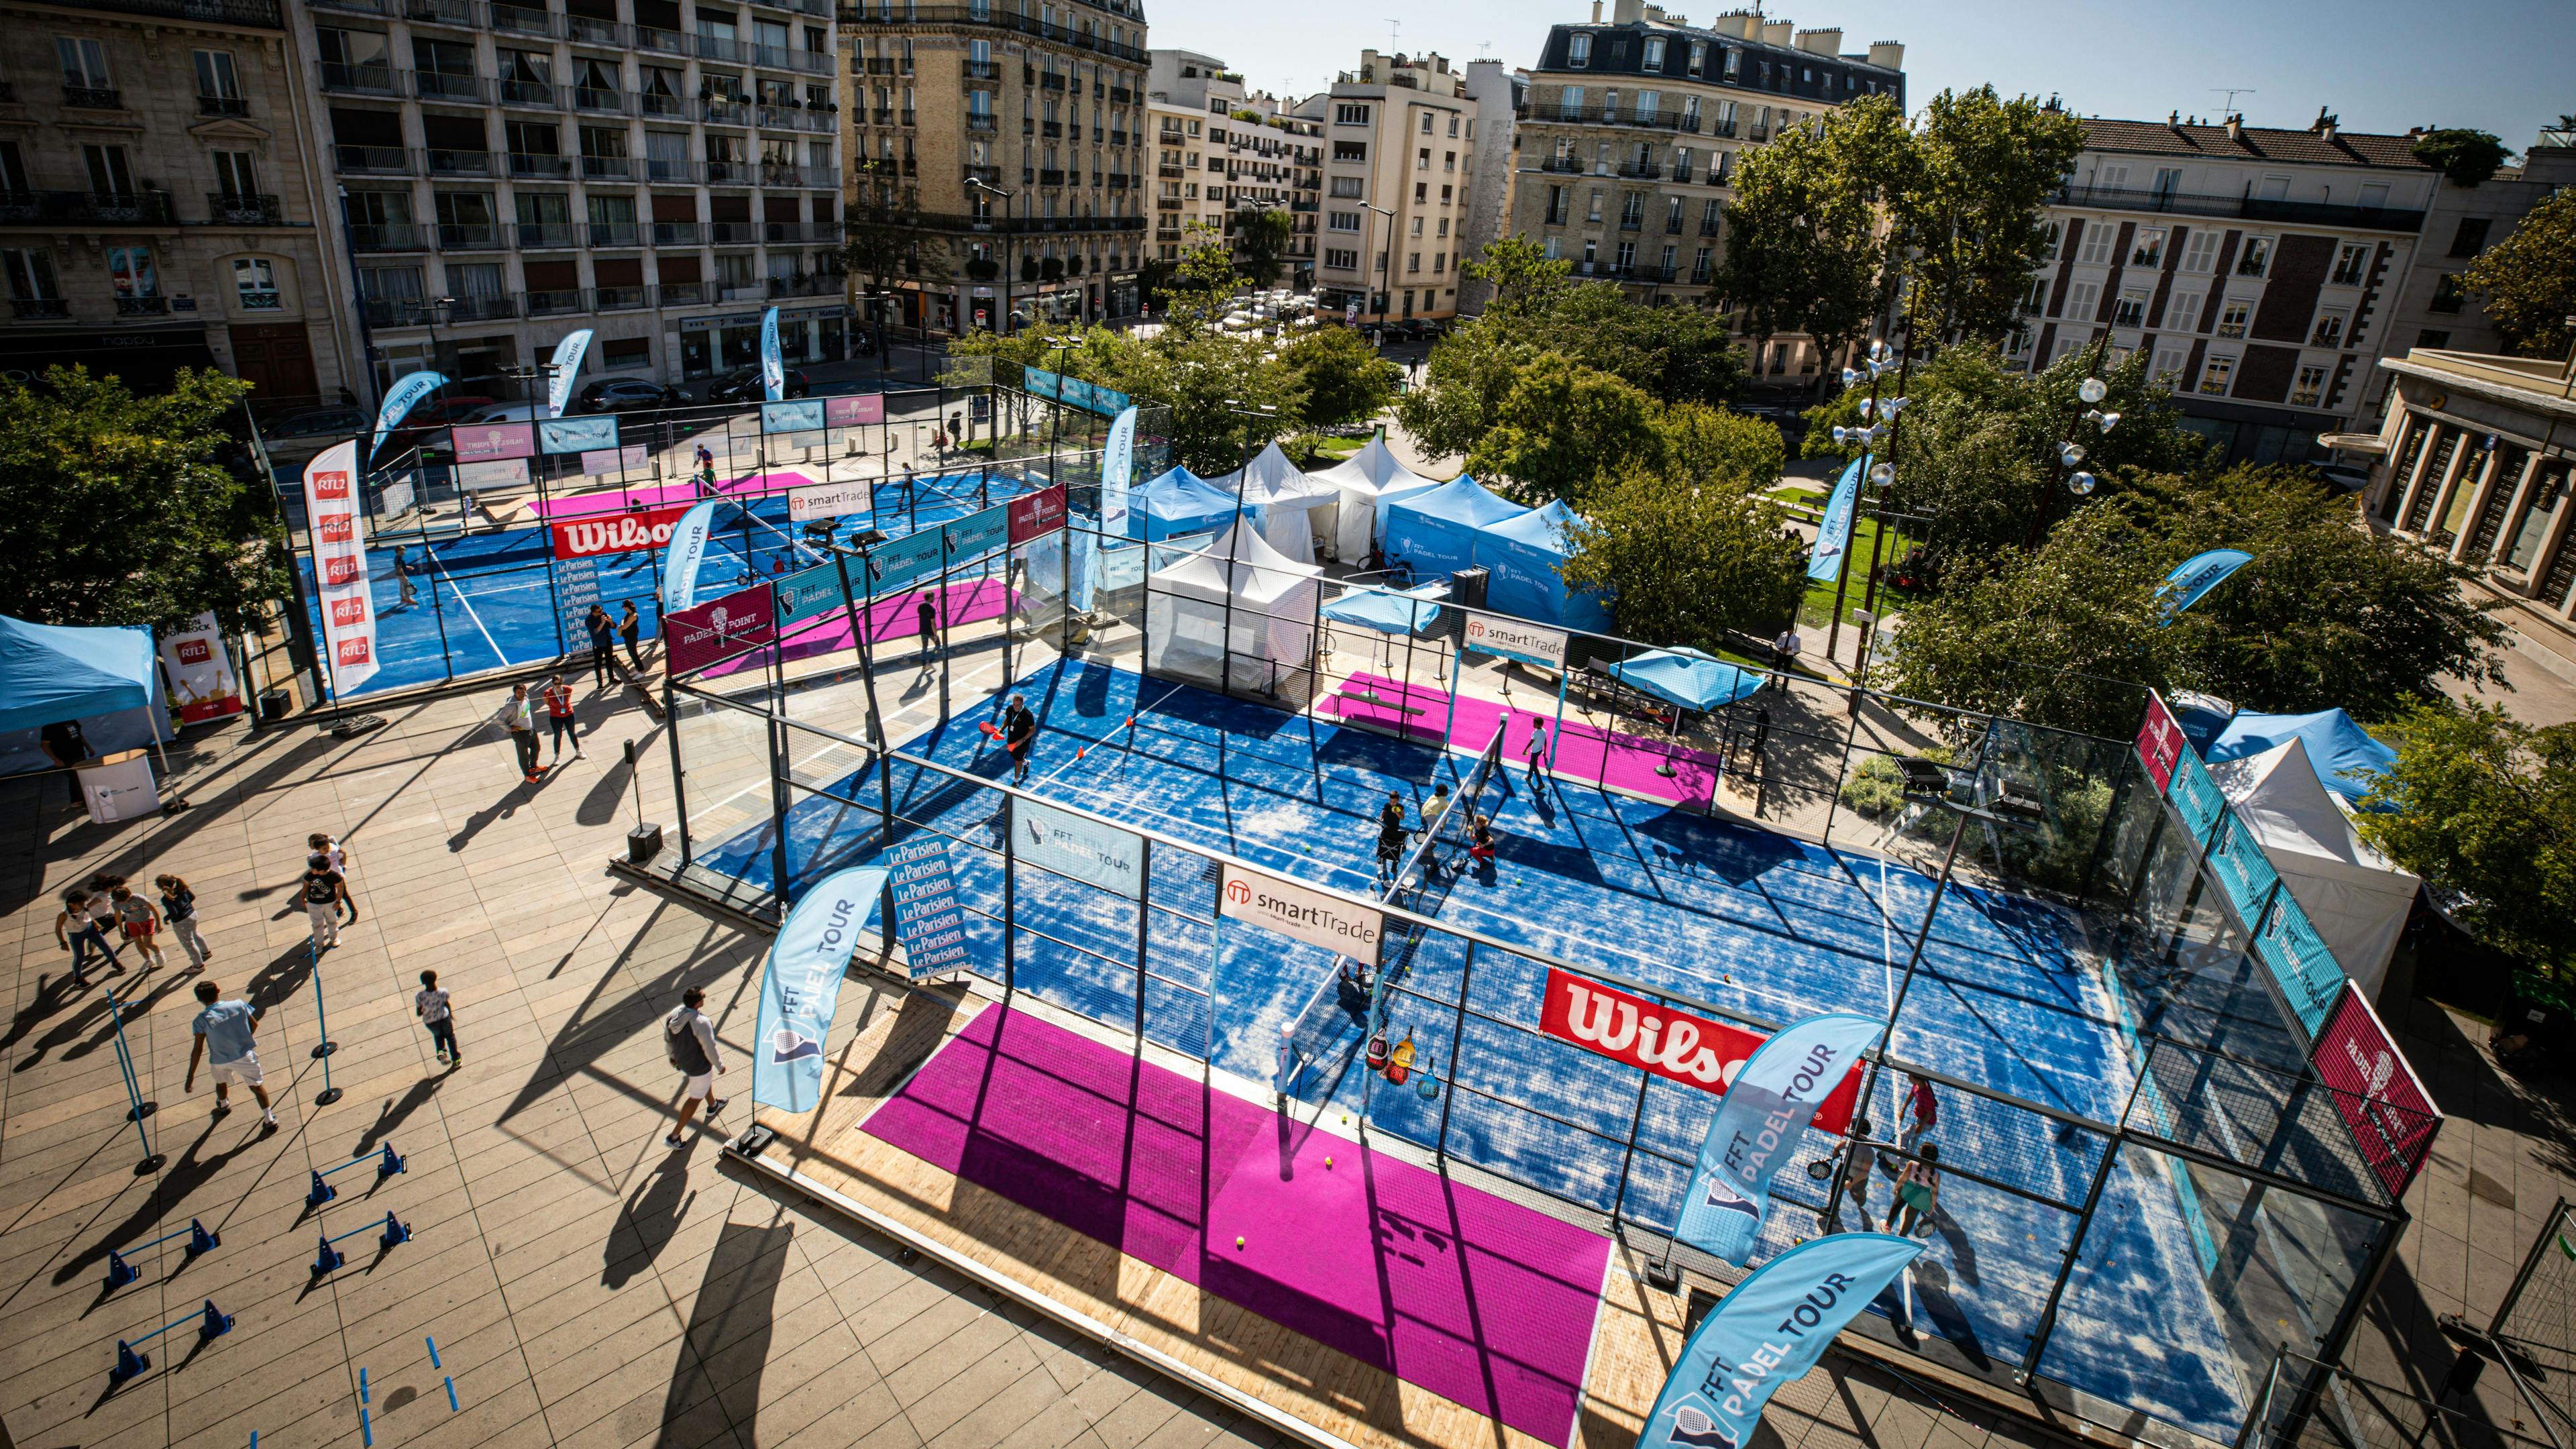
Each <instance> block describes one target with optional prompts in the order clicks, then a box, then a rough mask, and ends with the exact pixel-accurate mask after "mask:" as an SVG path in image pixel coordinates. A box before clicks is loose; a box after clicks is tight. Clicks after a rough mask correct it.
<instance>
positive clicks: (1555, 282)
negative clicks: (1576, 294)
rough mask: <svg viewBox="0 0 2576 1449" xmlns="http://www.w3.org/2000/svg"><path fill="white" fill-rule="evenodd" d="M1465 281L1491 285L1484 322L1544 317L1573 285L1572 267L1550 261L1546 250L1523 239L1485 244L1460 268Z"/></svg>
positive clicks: (1557, 261)
mask: <svg viewBox="0 0 2576 1449" xmlns="http://www.w3.org/2000/svg"><path fill="white" fill-rule="evenodd" d="M1458 270H1459V271H1460V272H1461V273H1463V274H1464V275H1466V276H1467V277H1469V278H1471V279H1473V280H1476V281H1480V282H1491V283H1493V284H1494V297H1493V300H1492V301H1491V302H1489V303H1487V304H1486V306H1485V316H1486V317H1488V318H1495V317H1503V318H1516V317H1525V316H1530V315H1532V314H1537V313H1544V312H1546V311H1547V310H1548V308H1549V307H1550V306H1551V305H1553V303H1554V302H1555V300H1556V298H1557V297H1559V296H1561V295H1563V294H1564V292H1565V291H1566V289H1567V288H1569V287H1571V286H1573V285H1574V284H1573V283H1572V282H1571V281H1569V280H1567V276H1568V274H1569V273H1571V272H1572V271H1573V270H1574V264H1573V263H1572V262H1569V261H1565V260H1563V259H1562V258H1557V257H1550V256H1549V255H1548V254H1547V249H1546V248H1544V247H1542V246H1540V245H1539V244H1538V243H1537V242H1534V241H1532V240H1530V239H1529V238H1528V237H1525V236H1507V237H1503V238H1501V239H1500V240H1498V241H1493V242H1488V243H1486V245H1485V250H1484V254H1483V255H1481V256H1479V257H1476V258H1475V259H1473V260H1472V261H1469V262H1467V263H1465V264H1464V265H1462V266H1460V267H1459V268H1458Z"/></svg>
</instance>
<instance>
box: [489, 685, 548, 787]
mask: <svg viewBox="0 0 2576 1449" xmlns="http://www.w3.org/2000/svg"><path fill="white" fill-rule="evenodd" d="M492 720H493V722H494V723H495V724H498V725H499V726H501V728H503V729H505V730H508V731H509V732H510V748H511V749H512V750H513V751H515V752H516V753H517V754H518V757H519V777H520V778H521V779H522V780H525V781H526V782H527V783H529V784H531V785H533V784H535V783H537V778H538V776H537V712H536V706H535V704H534V703H532V702H531V701H530V700H529V699H528V687H527V686H526V685H524V684H513V685H511V686H510V697H509V698H508V699H507V700H505V701H503V703H502V705H501V710H500V712H499V713H498V714H495V715H493V716H492Z"/></svg>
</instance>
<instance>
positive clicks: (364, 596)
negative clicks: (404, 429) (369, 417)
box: [304, 438, 377, 695]
mask: <svg viewBox="0 0 2576 1449" xmlns="http://www.w3.org/2000/svg"><path fill="white" fill-rule="evenodd" d="M304 520H305V526H306V528H307V530H308V531H309V532H310V533H311V534H312V536H313V583H314V586H315V593H316V595H317V596H318V597H317V602H318V603H319V605H320V607H321V610H322V642H323V646H324V647H323V658H324V660H325V663H326V665H327V666H328V669H329V671H330V678H331V692H332V693H333V694H334V695H340V694H346V693H348V692H349V691H350V690H353V689H356V688H357V687H358V686H360V685H362V684H364V683H366V682H367V681H368V680H370V679H373V678H375V677H376V669H377V661H376V606H375V600H374V599H372V598H371V597H369V595H368V593H367V545H366V542H365V539H366V530H365V529H363V528H361V527H359V526H358V440H357V439H355V438H351V439H350V440H348V441H347V442H345V443H335V444H333V445H331V446H330V447H328V448H325V449H323V450H322V451H321V452H319V453H317V454H315V455H314V457H313V461H312V462H310V463H307V464H305V465H304Z"/></svg>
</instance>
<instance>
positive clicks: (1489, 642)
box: [1458, 614, 1567, 669]
mask: <svg viewBox="0 0 2576 1449" xmlns="http://www.w3.org/2000/svg"><path fill="white" fill-rule="evenodd" d="M1466 620H1467V624H1466V629H1465V632H1464V634H1463V635H1462V636H1461V637H1460V639H1459V641H1458V647H1460V648H1462V649H1472V650H1474V651H1475V652H1477V653H1479V654H1493V655H1498V656H1500V657H1502V658H1505V659H1517V660H1519V661H1520V662H1521V663H1523V664H1534V665H1536V666H1538V667H1539V668H1541V669H1563V668H1564V667H1565V645H1566V639H1567V635H1566V632H1565V631H1564V630H1562V629H1548V628H1542V627H1541V626H1539V625H1537V624H1524V623H1522V622H1521V621H1520V620H1518V619H1497V618H1494V617H1492V616H1491V615H1487V614H1469V615H1467V616H1466Z"/></svg>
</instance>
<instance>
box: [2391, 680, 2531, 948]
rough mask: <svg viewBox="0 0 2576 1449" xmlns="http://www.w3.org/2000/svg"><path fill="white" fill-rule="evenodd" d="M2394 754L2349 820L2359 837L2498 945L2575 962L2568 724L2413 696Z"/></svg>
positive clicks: (2397, 725)
mask: <svg viewBox="0 0 2576 1449" xmlns="http://www.w3.org/2000/svg"><path fill="white" fill-rule="evenodd" d="M2393 733H2394V743H2395V744H2396V747H2397V763H2396V765H2395V766H2393V767H2392V768H2391V769H2390V770H2389V771H2388V772H2387V773H2386V774H2384V775H2382V776H2381V777H2380V778H2379V780H2378V781H2377V782H2376V784H2375V786H2374V788H2373V790H2372V792H2371V796H2370V800H2371V803H2373V804H2379V805H2385V806H2391V807H2394V808H2393V809H2387V810H2366V811H2363V812H2362V813H2361V815H2360V816H2359V818H2358V822H2357V823H2358V825H2359V826H2360V830H2361V835H2362V838H2363V839H2365V840H2367V841H2369V842H2370V843H2371V844H2372V845H2374V846H2376V847H2378V849H2379V850H2380V851H2381V852H2383V853H2384V854H2386V855H2387V856H2388V858H2389V859H2391V860H2394V861H2396V862H2397V863H2398V864H2399V865H2402V866H2404V867H2405V868H2406V869H2408V870H2410V871H2413V872H2414V873H2415V874H2417V875H2419V876H2422V877H2423V878H2424V883H2425V884H2426V885H2428V886H2431V887H2432V888H2433V889H2435V890H2437V891H2441V892H2444V893H2445V894H2450V895H2456V896H2459V897H2462V898H2465V904H2464V905H2463V906H2462V908H2461V910H2460V914H2461V916H2462V917H2463V919H2465V920H2466V921H2467V923H2468V924H2469V926H2470V927H2471V929H2473V930H2475V931H2476V932H2477V933H2478V935H2479V936H2480V937H2481V938H2483V939H2484V940H2486V941H2487V942H2488V943H2489V944H2491V945H2494V946H2495V947H2497V948H2498V949H2499V950H2503V951H2506V952H2509V953H2511V954H2513V955H2515V956H2519V957H2521V958H2522V959H2523V960H2525V961H2527V962H2529V963H2531V964H2533V965H2535V966H2540V967H2543V968H2545V969H2547V970H2548V971H2549V972H2550V973H2551V974H2552V975H2554V976H2556V977H2558V978H2559V979H2560V980H2566V979H2568V977H2569V975H2570V973H2571V972H2576V724H2555V725H2548V726H2545V727H2539V728H2535V727H2533V726H2531V725H2527V724H2524V723H2522V722H2521V721H2519V720H2516V719H2514V718H2513V717H2512V716H2511V715H2508V714H2506V713H2505V712H2504V711H2503V710H2502V709H2501V708H2489V707H2471V708H2468V709H2461V708H2458V707H2455V706H2453V705H2451V704H2449V703H2448V702H2447V701H2440V702H2435V703H2430V704H2419V705H2417V706H2415V707H2414V708H2412V709H2410V710H2409V711H2408V712H2407V713H2406V714H2405V715H2404V716H2403V717H2401V718H2399V719H2398V720H2397V721H2396V723H2395V728H2394V731H2393Z"/></svg>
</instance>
